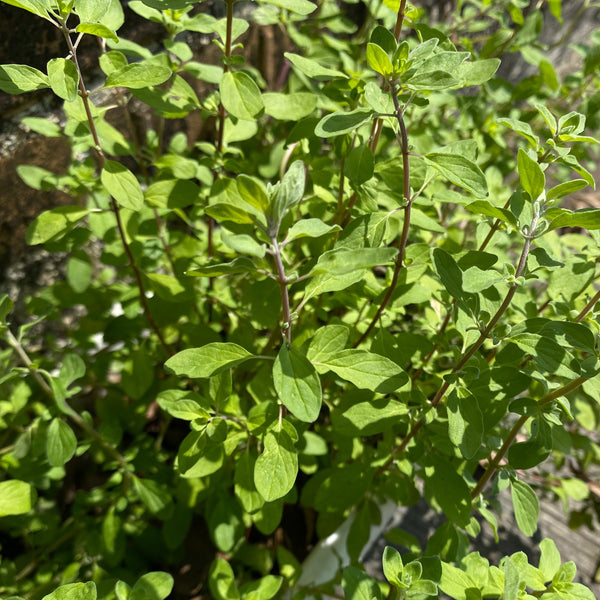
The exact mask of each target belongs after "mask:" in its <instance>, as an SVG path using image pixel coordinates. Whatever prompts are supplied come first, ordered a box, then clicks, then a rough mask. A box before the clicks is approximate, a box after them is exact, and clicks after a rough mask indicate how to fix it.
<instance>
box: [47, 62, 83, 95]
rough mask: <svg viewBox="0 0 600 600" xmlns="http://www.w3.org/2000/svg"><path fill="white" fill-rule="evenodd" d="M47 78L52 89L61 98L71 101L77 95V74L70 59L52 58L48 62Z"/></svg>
mask: <svg viewBox="0 0 600 600" xmlns="http://www.w3.org/2000/svg"><path fill="white" fill-rule="evenodd" d="M47 69H48V80H49V81H50V86H51V87H52V91H53V92H54V93H55V94H56V95H57V96H58V97H59V98H62V99H63V100H67V101H69V102H70V101H72V100H75V98H76V97H77V91H78V86H79V75H78V73H77V67H76V66H75V65H74V64H73V61H72V60H67V59H66V58H53V59H52V60H50V61H49V62H48V66H47Z"/></svg>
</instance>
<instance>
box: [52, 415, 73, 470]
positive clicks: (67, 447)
mask: <svg viewBox="0 0 600 600" xmlns="http://www.w3.org/2000/svg"><path fill="white" fill-rule="evenodd" d="M76 449H77V438H76V437H75V434H74V433H73V430H72V429H71V428H70V427H69V426H68V425H67V424H66V423H65V422H64V421H63V420H62V419H59V418H55V419H52V422H51V423H50V426H49V427H48V433H47V437H46V455H47V456H48V462H49V463H50V465H51V466H53V467H62V466H63V465H64V464H65V463H67V462H69V461H70V460H71V459H72V458H73V455H74V454H75V450H76Z"/></svg>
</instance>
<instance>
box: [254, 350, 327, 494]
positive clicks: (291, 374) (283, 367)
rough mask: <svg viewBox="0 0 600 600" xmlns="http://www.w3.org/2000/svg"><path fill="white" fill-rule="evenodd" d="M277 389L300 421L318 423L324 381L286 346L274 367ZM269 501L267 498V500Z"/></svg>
mask: <svg viewBox="0 0 600 600" xmlns="http://www.w3.org/2000/svg"><path fill="white" fill-rule="evenodd" d="M273 381H274V383H275V390H276V391H277V395H278V396H279V399H280V400H281V402H282V403H283V405H284V406H285V407H286V408H287V409H288V410H289V411H290V412H291V413H292V414H293V415H294V416H295V417H296V418H298V419H300V420H301V421H305V422H307V423H312V422H313V421H316V419H317V417H318V416H319V412H320V410H321V382H320V381H319V376H318V374H317V372H316V371H315V368H314V367H313V365H312V364H311V362H310V361H309V360H308V359H307V358H306V357H305V356H304V355H303V354H301V353H300V351H299V350H297V349H296V348H294V347H293V346H292V347H291V348H289V349H288V348H287V346H286V345H285V344H284V345H283V346H282V347H281V350H280V351H279V354H278V355H277V358H276V359H275V363H274V364H273ZM265 500H266V498H265Z"/></svg>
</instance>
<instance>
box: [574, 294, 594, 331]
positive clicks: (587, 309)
mask: <svg viewBox="0 0 600 600" xmlns="http://www.w3.org/2000/svg"><path fill="white" fill-rule="evenodd" d="M598 300H600V290H599V291H598V292H596V293H595V294H594V297H593V298H592V299H591V300H590V301H589V302H588V303H587V304H586V305H585V307H584V308H583V309H582V310H581V312H580V313H579V314H578V315H577V318H576V319H575V321H576V322H577V323H581V321H583V319H585V316H586V315H587V314H588V313H589V312H590V311H591V310H592V308H594V306H595V305H596V303H597V302H598Z"/></svg>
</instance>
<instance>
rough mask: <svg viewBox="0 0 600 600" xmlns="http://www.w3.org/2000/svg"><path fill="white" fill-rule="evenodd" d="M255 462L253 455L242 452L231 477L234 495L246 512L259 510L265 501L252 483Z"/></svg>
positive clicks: (250, 512)
mask: <svg viewBox="0 0 600 600" xmlns="http://www.w3.org/2000/svg"><path fill="white" fill-rule="evenodd" d="M255 464H256V457H255V455H254V454H251V453H250V452H244V453H243V454H241V455H240V457H239V459H238V461H237V464H236V466H235V475H234V477H233V482H234V484H235V486H234V491H235V495H236V496H237V498H238V500H239V501H240V504H241V505H242V508H243V509H244V510H245V511H246V512H247V513H248V514H253V513H255V512H257V511H259V510H260V509H261V508H262V507H263V505H264V503H265V501H264V499H263V497H262V496H261V495H260V494H259V493H258V491H257V489H256V486H255V485H254V466H255Z"/></svg>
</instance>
